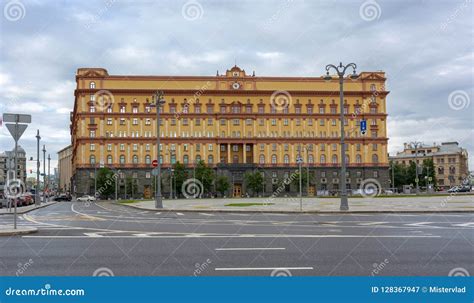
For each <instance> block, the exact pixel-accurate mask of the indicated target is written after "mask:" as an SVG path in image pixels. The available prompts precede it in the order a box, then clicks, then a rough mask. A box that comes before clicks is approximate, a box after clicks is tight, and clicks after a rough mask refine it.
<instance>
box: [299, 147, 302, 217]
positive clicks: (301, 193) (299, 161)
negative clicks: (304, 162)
mask: <svg viewBox="0 0 474 303" xmlns="http://www.w3.org/2000/svg"><path fill="white" fill-rule="evenodd" d="M300 155H301V153H300ZM300 157H301V156H300ZM298 162H299V164H298V166H299V170H300V211H303V190H302V187H301V160H300V161H298Z"/></svg>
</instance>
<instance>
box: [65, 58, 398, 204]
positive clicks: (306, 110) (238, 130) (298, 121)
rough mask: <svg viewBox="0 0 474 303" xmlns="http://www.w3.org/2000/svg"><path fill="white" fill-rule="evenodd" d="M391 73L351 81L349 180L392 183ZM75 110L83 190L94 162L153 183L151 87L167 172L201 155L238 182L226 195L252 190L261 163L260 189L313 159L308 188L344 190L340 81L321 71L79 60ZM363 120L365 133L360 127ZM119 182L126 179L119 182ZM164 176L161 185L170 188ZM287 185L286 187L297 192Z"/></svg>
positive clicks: (77, 176)
mask: <svg viewBox="0 0 474 303" xmlns="http://www.w3.org/2000/svg"><path fill="white" fill-rule="evenodd" d="M385 80H386V78H385V74H384V73H383V72H380V71H378V72H363V73H361V74H360V77H359V78H358V79H357V80H354V81H351V80H346V82H345V100H344V101H345V104H344V109H343V110H344V113H345V114H347V116H346V121H345V124H346V138H347V140H346V150H347V155H346V157H347V160H348V161H347V162H348V167H349V168H348V173H347V185H348V187H349V188H350V189H357V188H358V187H359V185H360V184H361V182H362V180H364V179H366V178H375V179H377V180H379V182H380V183H381V185H382V186H383V187H388V182H389V177H388V157H387V141H388V138H387V129H386V119H387V114H386V99H385V98H386V96H387V94H388V92H387V91H386V90H385ZM76 85H77V86H76V90H75V103H74V111H73V113H71V135H72V165H73V166H72V174H73V179H74V183H75V186H76V192H77V193H78V194H85V193H88V194H91V193H93V190H94V169H95V168H98V167H99V166H100V165H104V166H106V167H111V168H117V169H120V170H121V172H122V175H121V176H120V177H121V178H120V179H124V178H126V177H131V178H133V179H136V180H138V181H137V183H138V191H139V192H141V193H143V192H145V191H147V190H148V189H150V186H151V184H152V176H151V161H152V160H153V159H157V154H156V145H155V142H156V120H155V118H156V113H155V109H154V107H153V106H152V99H151V98H152V95H153V93H154V92H155V91H156V90H158V89H159V90H163V91H164V94H165V100H166V104H165V105H164V106H163V107H162V114H161V115H162V119H161V126H160V132H161V133H160V137H161V143H162V146H161V150H162V152H161V156H160V161H161V163H162V164H163V168H164V169H163V174H164V175H165V178H166V174H168V173H169V170H167V168H169V167H170V166H171V165H172V164H173V163H175V162H176V161H179V162H180V163H184V164H185V165H186V166H187V167H188V168H190V169H192V167H193V166H194V165H195V163H196V161H199V160H204V162H206V164H208V165H209V166H211V167H213V168H214V169H215V171H216V173H217V174H218V175H226V176H228V178H229V180H231V181H232V184H233V186H232V190H231V192H230V193H229V195H230V196H240V195H242V194H244V193H246V188H245V184H244V182H243V176H244V173H245V172H248V171H254V170H256V169H261V170H263V171H264V172H265V176H266V178H265V186H264V190H265V192H266V193H267V194H270V193H271V192H272V191H273V190H274V188H275V184H276V183H278V182H279V181H281V180H283V179H284V178H286V177H288V176H289V175H290V174H291V173H292V172H294V169H295V168H296V167H297V164H296V159H297V156H298V155H299V154H300V155H301V157H302V158H303V159H304V164H303V167H304V168H306V167H308V166H309V168H310V175H311V176H312V177H311V184H310V187H309V191H310V192H311V193H315V192H316V191H319V192H320V193H321V192H327V191H337V190H338V189H339V177H338V174H339V169H340V144H339V141H340V123H339V113H340V110H341V109H340V108H339V83H338V81H337V80H333V81H330V82H327V81H324V80H323V78H322V77H257V76H255V73H253V74H252V75H248V74H246V72H245V71H244V70H242V69H240V68H239V67H237V66H234V67H232V68H231V69H230V70H227V71H226V73H225V74H222V75H221V74H219V72H218V73H217V75H216V76H211V77H205V76H179V77H177V76H120V75H109V74H108V72H107V71H106V70H105V69H102V68H80V69H78V70H77V74H76ZM361 119H366V120H367V125H368V126H367V127H368V131H367V134H365V135H362V134H361V133H360V131H359V128H360V126H359V123H360V120H361ZM119 184H120V186H121V187H123V186H124V184H123V183H119ZM167 184H168V182H165V183H164V187H163V192H164V193H166V192H167V191H168V192H169V190H170V189H169V186H168V185H167ZM296 191H297V188H296V186H289V187H287V188H286V189H285V193H289V194H291V193H295V192H296Z"/></svg>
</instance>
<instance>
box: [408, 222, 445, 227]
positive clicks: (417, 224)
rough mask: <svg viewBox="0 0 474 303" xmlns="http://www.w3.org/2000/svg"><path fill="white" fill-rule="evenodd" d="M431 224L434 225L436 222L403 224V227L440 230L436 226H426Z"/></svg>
mask: <svg viewBox="0 0 474 303" xmlns="http://www.w3.org/2000/svg"><path fill="white" fill-rule="evenodd" d="M431 223H436V222H417V223H411V224H405V226H416V227H429V228H440V227H437V226H426V224H431Z"/></svg>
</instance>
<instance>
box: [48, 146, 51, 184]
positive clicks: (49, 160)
mask: <svg viewBox="0 0 474 303" xmlns="http://www.w3.org/2000/svg"><path fill="white" fill-rule="evenodd" d="M50 169H51V155H50V154H48V189H49V186H50V185H51V180H50V179H49V176H50V175H51V172H50Z"/></svg>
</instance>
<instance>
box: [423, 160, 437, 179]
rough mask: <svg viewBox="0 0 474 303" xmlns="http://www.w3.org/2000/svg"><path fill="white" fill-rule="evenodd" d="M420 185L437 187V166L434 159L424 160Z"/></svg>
mask: <svg viewBox="0 0 474 303" xmlns="http://www.w3.org/2000/svg"><path fill="white" fill-rule="evenodd" d="M420 175H421V176H420V185H422V186H427V183H430V184H432V185H433V186H436V178H435V166H434V163H433V159H424V160H423V171H422V172H421V174H420ZM425 177H428V178H429V177H431V182H430V181H428V178H425Z"/></svg>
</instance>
